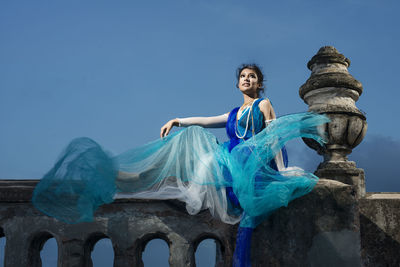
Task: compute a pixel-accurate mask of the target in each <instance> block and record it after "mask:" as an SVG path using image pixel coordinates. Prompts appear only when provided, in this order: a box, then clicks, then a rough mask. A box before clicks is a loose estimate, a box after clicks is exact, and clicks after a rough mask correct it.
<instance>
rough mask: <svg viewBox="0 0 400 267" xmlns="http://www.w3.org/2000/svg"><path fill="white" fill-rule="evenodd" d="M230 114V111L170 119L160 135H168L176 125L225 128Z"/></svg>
mask: <svg viewBox="0 0 400 267" xmlns="http://www.w3.org/2000/svg"><path fill="white" fill-rule="evenodd" d="M228 116H229V113H225V114H222V115H219V116H213V117H189V118H176V119H173V120H170V121H169V122H167V123H166V124H165V125H164V126H163V127H161V132H160V137H165V136H167V135H168V134H169V132H170V131H171V129H172V127H174V126H180V127H187V126H191V125H199V126H202V127H205V128H223V127H225V125H226V122H227V121H228Z"/></svg>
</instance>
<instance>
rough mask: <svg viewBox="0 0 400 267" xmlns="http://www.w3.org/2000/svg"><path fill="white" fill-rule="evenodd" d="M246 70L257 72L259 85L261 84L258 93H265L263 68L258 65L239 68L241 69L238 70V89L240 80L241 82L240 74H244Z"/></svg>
mask: <svg viewBox="0 0 400 267" xmlns="http://www.w3.org/2000/svg"><path fill="white" fill-rule="evenodd" d="M244 69H250V70H253V71H255V73H256V74H257V78H258V83H260V84H261V87H260V89H259V91H258V93H259V94H260V93H264V89H265V87H264V74H263V73H262V71H261V68H260V67H259V66H258V65H257V64H242V65H240V66H239V68H237V70H236V78H237V83H236V87H238V88H239V80H240V73H242V70H244Z"/></svg>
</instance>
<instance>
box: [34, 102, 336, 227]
mask: <svg viewBox="0 0 400 267" xmlns="http://www.w3.org/2000/svg"><path fill="white" fill-rule="evenodd" d="M252 112H254V114H253V119H255V120H256V124H254V123H253V125H255V126H254V127H258V128H257V129H255V131H253V129H250V132H251V133H252V134H251V136H249V138H248V139H247V140H246V141H237V144H235V145H234V146H233V145H232V144H230V143H226V144H219V143H218V141H217V139H216V138H215V136H214V135H212V134H211V133H210V132H208V131H207V130H205V129H203V128H201V127H198V126H192V127H188V128H185V129H183V130H180V131H178V132H175V133H173V134H170V135H169V136H167V137H165V138H163V139H158V140H156V141H154V142H151V143H148V144H146V145H144V146H141V147H138V148H134V149H131V150H128V151H126V152H125V153H122V154H120V155H117V156H115V157H112V156H110V155H109V154H108V153H106V152H105V151H104V150H103V149H102V148H101V147H100V146H99V145H98V144H97V143H96V142H94V141H93V140H91V139H89V138H78V139H75V140H73V141H72V142H71V144H69V146H68V147H67V148H66V150H65V151H64V152H63V154H62V155H61V157H60V158H59V160H58V161H57V163H56V164H55V166H54V167H53V168H52V169H51V170H50V171H49V172H48V173H47V174H46V175H45V176H44V177H43V179H42V180H41V181H40V183H39V184H38V186H37V187H36V188H35V191H34V194H33V198H32V202H33V204H34V205H35V207H37V208H38V209H39V210H41V211H43V212H44V213H46V214H48V215H50V216H53V217H56V218H58V219H60V220H62V221H65V222H68V223H77V222H83V221H92V220H93V213H94V212H95V210H96V209H97V208H98V207H99V206H100V205H102V204H105V203H110V202H112V201H113V199H114V198H119V197H129V198H131V197H132V198H148V199H179V200H181V201H184V202H185V203H186V207H187V210H188V212H189V213H190V214H195V213H197V212H199V211H200V210H202V209H209V210H210V212H211V214H212V215H213V216H215V217H217V218H219V219H221V220H222V221H224V222H226V223H237V222H239V221H240V220H241V226H242V227H255V225H256V224H257V223H259V222H260V220H261V219H262V218H264V217H265V216H267V215H268V214H270V213H271V212H272V211H274V210H276V209H277V208H279V207H282V206H286V205H287V204H288V203H289V202H290V201H291V200H293V199H295V198H297V197H300V196H302V195H304V194H306V193H308V192H310V190H312V188H313V186H314V185H315V184H316V182H317V177H316V176H314V175H313V174H311V173H307V172H305V171H303V170H301V169H299V168H294V169H291V168H287V169H284V170H280V171H277V170H275V169H273V168H272V167H271V164H270V162H271V161H273V160H274V158H275V156H276V155H277V153H279V152H280V151H281V149H282V147H283V146H284V145H285V143H286V142H287V141H289V140H291V139H294V138H298V137H307V138H312V139H314V140H316V141H318V142H320V143H321V144H322V143H323V142H324V137H323V136H321V135H320V133H319V132H318V126H320V125H321V124H323V123H326V122H328V121H329V120H328V119H327V117H326V116H323V115H318V114H313V113H299V114H292V115H287V116H283V117H280V118H278V119H277V120H274V121H272V122H271V123H270V124H269V125H268V126H267V127H265V128H264V126H265V124H264V122H263V121H261V122H260V118H259V116H258V117H257V115H256V114H257V112H259V110H257V108H255V109H254V111H252ZM244 117H246V116H244ZM261 118H262V117H261ZM241 125H242V126H243V123H241V121H239V123H238V127H242V126H241ZM242 128H243V127H242ZM239 131H241V133H243V129H239ZM253 133H255V134H253ZM230 142H231V141H230ZM228 187H232V189H233V191H234V193H235V195H236V196H237V198H238V200H239V202H240V207H236V206H235V205H232V203H230V201H229V200H228V199H227V197H226V191H225V189H226V188H228ZM243 214H245V215H243Z"/></svg>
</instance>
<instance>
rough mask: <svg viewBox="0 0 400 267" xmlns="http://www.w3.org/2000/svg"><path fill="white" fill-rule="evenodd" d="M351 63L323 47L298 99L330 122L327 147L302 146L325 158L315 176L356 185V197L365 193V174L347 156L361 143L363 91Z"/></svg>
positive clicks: (364, 131) (308, 65)
mask: <svg viewBox="0 0 400 267" xmlns="http://www.w3.org/2000/svg"><path fill="white" fill-rule="evenodd" d="M349 66H350V60H349V59H348V58H346V57H345V56H344V55H342V54H340V53H339V52H338V51H337V50H336V48H334V47H333V46H324V47H322V48H321V49H320V50H319V51H318V53H317V54H316V55H315V56H313V57H312V59H311V60H310V61H309V62H308V64H307V67H308V68H309V69H310V70H311V76H310V78H309V79H308V80H307V81H306V83H305V84H303V85H302V86H301V87H300V91H299V93H300V97H301V98H302V99H303V100H304V102H305V103H306V104H307V105H308V106H309V109H308V110H309V111H312V112H317V113H323V114H326V115H327V116H328V117H329V118H330V119H331V122H330V123H328V124H327V125H326V128H325V132H326V133H327V135H328V139H329V140H328V143H327V144H326V145H325V146H323V147H322V146H320V145H319V144H318V143H317V142H315V141H313V140H310V139H304V141H305V143H306V144H307V145H308V146H309V147H311V148H313V149H315V150H317V152H318V153H319V154H321V155H323V156H324V162H323V163H321V164H320V165H319V167H318V169H317V171H316V174H317V176H320V177H324V178H329V179H334V180H339V181H341V182H344V183H347V184H352V185H356V186H357V187H356V188H357V192H358V195H360V196H362V195H364V193H365V185H364V172H363V170H362V169H358V168H356V165H355V163H354V162H352V161H348V159H347V155H348V154H350V153H351V151H352V149H353V148H354V147H356V146H357V145H358V144H360V143H361V141H362V140H363V138H364V136H365V133H366V130H367V123H366V118H365V115H364V113H363V112H361V111H360V110H359V109H358V108H357V107H356V104H355V103H356V101H357V100H358V98H359V97H360V95H361V94H362V91H363V87H362V84H361V83H360V82H359V81H357V80H356V79H355V78H354V77H353V76H352V75H351V74H350V73H349V72H348V70H347V68H348V67H349Z"/></svg>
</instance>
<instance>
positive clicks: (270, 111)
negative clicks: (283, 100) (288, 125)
mask: <svg viewBox="0 0 400 267" xmlns="http://www.w3.org/2000/svg"><path fill="white" fill-rule="evenodd" d="M258 107H259V108H260V111H261V113H262V114H263V116H264V120H265V121H270V120H274V119H276V115H275V111H274V108H273V107H272V105H271V102H270V101H269V100H268V99H264V100H262V101H261V102H260V103H259V104H258Z"/></svg>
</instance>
